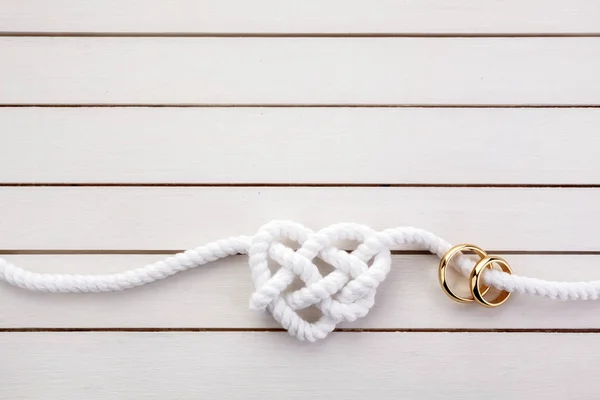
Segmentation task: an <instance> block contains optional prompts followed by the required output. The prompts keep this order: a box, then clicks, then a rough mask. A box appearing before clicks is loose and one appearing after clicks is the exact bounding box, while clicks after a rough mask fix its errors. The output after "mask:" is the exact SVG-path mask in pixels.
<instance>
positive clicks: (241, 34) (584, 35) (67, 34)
mask: <svg viewBox="0 0 600 400" xmlns="http://www.w3.org/2000/svg"><path fill="white" fill-rule="evenodd" d="M0 37H77V38H103V37H106V38H317V39H318V38H351V39H354V38H435V39H439V38H571V37H572V38H587V37H600V33H596V32H593V33H576V32H573V33H548V32H538V33H451V32H447V33H443V32H442V33H393V32H383V33H368V32H356V33H350V32H349V33H309V32H301V33H252V32H226V33H186V32H11V31H0Z"/></svg>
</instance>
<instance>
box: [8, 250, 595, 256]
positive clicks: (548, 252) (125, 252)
mask: <svg viewBox="0 0 600 400" xmlns="http://www.w3.org/2000/svg"><path fill="white" fill-rule="evenodd" d="M345 250H346V251H351V249H345ZM184 251H185V250H183V249H159V250H156V249H152V250H145V249H137V250H121V249H101V250H100V249H25V250H21V249H0V255H22V256H50V255H57V256H58V255H60V256H70V255H163V256H167V255H171V254H177V253H182V252H184ZM488 252H489V253H494V254H500V255H536V256H600V250H493V249H492V250H488ZM391 253H392V254H393V255H423V256H431V255H432V254H431V253H430V252H428V251H427V250H392V251H391Z"/></svg>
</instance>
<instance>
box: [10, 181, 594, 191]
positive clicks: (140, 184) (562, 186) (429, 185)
mask: <svg viewBox="0 0 600 400" xmlns="http://www.w3.org/2000/svg"><path fill="white" fill-rule="evenodd" d="M0 187H248V188H253V187H279V188H281V187H300V188H335V187H340V188H345V187H357V188H358V187H360V188H369V187H378V188H379V187H390V188H482V189H488V188H525V189H598V188H600V184H572V183H548V184H546V183H543V184H541V183H540V184H538V183H256V182H254V183H218V182H217V183H166V182H150V183H143V182H126V183H121V182H118V183H117V182H39V183H37V182H12V183H10V182H1V183H0Z"/></svg>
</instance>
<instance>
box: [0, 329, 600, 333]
mask: <svg viewBox="0 0 600 400" xmlns="http://www.w3.org/2000/svg"><path fill="white" fill-rule="evenodd" d="M40 332H44V333H47V332H59V333H63V332H64V333H68V332H90V333H92V332H149V333H151V332H281V333H283V332H287V331H286V330H285V329H283V328H0V333H40ZM334 332H341V333H362V332H372V333H389V332H398V333H600V329H597V328H590V329H570V328H558V329H545V328H544V329H535V328H533V329H530V328H507V329H493V328H492V329H485V328H397V329H396V328H372V329H370V328H367V329H366V328H336V330H335V331H334Z"/></svg>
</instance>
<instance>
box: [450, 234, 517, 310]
mask: <svg viewBox="0 0 600 400" xmlns="http://www.w3.org/2000/svg"><path fill="white" fill-rule="evenodd" d="M463 250H466V251H472V252H473V253H475V254H476V255H477V256H479V261H478V262H477V264H475V267H474V268H473V270H472V271H471V274H470V276H469V281H470V284H471V295H472V297H462V296H459V295H457V294H456V293H454V292H453V291H452V289H450V286H448V281H447V280H446V271H447V269H448V264H449V263H450V260H451V259H452V257H454V256H455V255H457V254H458V253H460V252H461V251H463ZM495 266H498V267H500V269H501V270H502V271H504V272H506V273H508V274H512V269H511V268H510V266H509V265H508V263H507V262H506V261H505V260H504V259H503V258H502V257H498V256H493V255H488V254H487V253H486V252H485V250H483V249H482V248H480V247H478V246H475V245H472V244H459V245H457V246H454V247H452V248H451V249H450V250H448V252H447V253H446V254H444V257H442V259H441V261H440V268H439V271H438V278H439V281H440V285H441V286H442V290H443V291H444V293H446V295H448V297H450V298H451V299H452V300H454V301H457V302H459V303H469V302H472V301H476V302H478V303H479V304H481V305H482V306H484V307H490V308H491V307H498V306H499V305H501V304H503V303H504V302H505V301H506V300H508V298H509V297H510V292H507V291H505V290H503V291H501V292H500V294H499V295H498V296H497V297H496V298H495V299H493V300H487V299H486V298H485V297H484V296H485V294H486V293H487V292H488V290H489V289H490V288H489V287H487V286H484V285H481V276H482V272H483V271H484V270H485V269H486V268H489V269H492V268H494V267H495Z"/></svg>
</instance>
